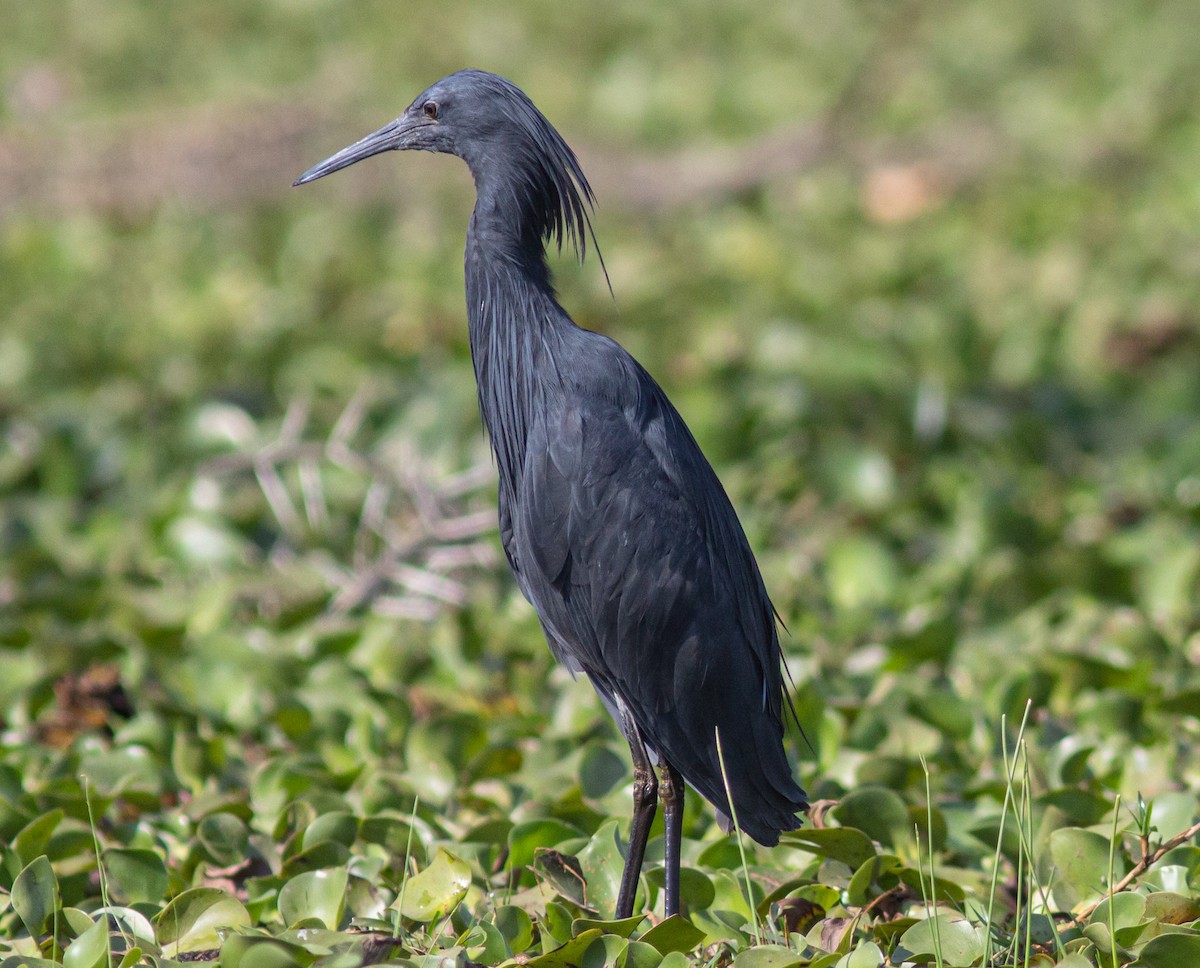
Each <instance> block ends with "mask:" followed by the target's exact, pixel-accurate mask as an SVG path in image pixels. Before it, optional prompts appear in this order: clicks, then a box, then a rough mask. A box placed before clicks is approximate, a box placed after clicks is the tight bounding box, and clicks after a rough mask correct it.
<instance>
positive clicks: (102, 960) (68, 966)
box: [63, 917, 108, 968]
mask: <svg viewBox="0 0 1200 968" xmlns="http://www.w3.org/2000/svg"><path fill="white" fill-rule="evenodd" d="M107 963H108V921H107V919H106V918H103V917H102V918H99V919H98V920H97V921H96V922H95V924H93V925H92V926H91V927H90V928H88V929H87V930H86V931H84V932H83V933H82V934H81V935H79V936H78V937H77V938H76V939H75V940H74V941H72V942H71V943H70V944H69V945H67V950H66V951H64V952H63V968H97V966H98V965H100V964H107Z"/></svg>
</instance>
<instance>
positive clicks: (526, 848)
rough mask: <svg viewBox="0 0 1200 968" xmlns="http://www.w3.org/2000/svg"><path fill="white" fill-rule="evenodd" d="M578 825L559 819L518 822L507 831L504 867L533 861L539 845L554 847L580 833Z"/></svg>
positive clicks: (523, 864)
mask: <svg viewBox="0 0 1200 968" xmlns="http://www.w3.org/2000/svg"><path fill="white" fill-rule="evenodd" d="M582 833H583V832H582V831H581V830H580V829H579V828H578V827H573V826H571V825H570V824H569V823H564V822H563V821H561V820H548V819H543V820H530V821H528V822H526V823H519V824H517V825H516V826H515V827H513V828H512V830H510V831H509V832H508V861H507V863H506V864H505V867H506V868H507V869H508V870H515V869H517V868H519V867H528V866H530V865H531V864H532V863H533V858H534V856H535V855H536V852H537V849H538V848H539V847H554V846H556V845H558V844H561V843H562V842H563V841H564V840H570V839H572V838H574V837H579V836H581V835H582Z"/></svg>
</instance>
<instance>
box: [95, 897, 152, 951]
mask: <svg viewBox="0 0 1200 968" xmlns="http://www.w3.org/2000/svg"><path fill="white" fill-rule="evenodd" d="M92 913H93V914H94V915H95V916H96V917H97V918H99V917H101V916H102V915H108V917H110V918H112V919H113V920H114V921H116V922H117V930H119V931H120V932H121V933H122V934H124V935H127V936H128V937H130V938H133V939H135V940H136V941H138V942H140V943H141V944H144V945H147V946H149V945H153V944H154V942H155V939H154V925H152V924H151V923H150V919H149V918H147V917H146V915H144V914H142V912H141V911H136V910H134V909H133V908H130V907H120V906H118V905H110V906H108V907H102V908H97V909H96V910H95V911H94V912H92Z"/></svg>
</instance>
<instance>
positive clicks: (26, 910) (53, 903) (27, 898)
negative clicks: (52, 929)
mask: <svg viewBox="0 0 1200 968" xmlns="http://www.w3.org/2000/svg"><path fill="white" fill-rule="evenodd" d="M9 901H10V903H11V904H12V906H13V910H14V911H16V912H17V916H18V917H20V919H21V921H22V923H23V924H24V925H25V930H27V931H28V932H29V933H30V935H32V936H33V937H35V938H36V937H38V936H39V935H40V934H42V933H43V932H44V931H45V930H46V926H47V923H48V922H49V920H50V917H51V915H53V914H54V912H55V911H57V910H58V906H59V898H58V879H57V878H56V877H55V876H54V869H53V868H52V867H51V866H50V861H48V860H47V859H46V857H45V855H42V856H41V857H36V858H34V859H33V860H31V861H30V862H29V863H28V864H27V865H26V866H25V868H24V869H23V870H22V871H21V873H20V874H18V875H17V879H16V880H15V881H13V886H12V897H11V898H9Z"/></svg>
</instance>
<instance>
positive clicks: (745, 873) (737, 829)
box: [713, 727, 762, 945]
mask: <svg viewBox="0 0 1200 968" xmlns="http://www.w3.org/2000/svg"><path fill="white" fill-rule="evenodd" d="M713 732H714V734H715V735H716V739H717V761H718V762H719V763H720V764H721V782H722V783H723V784H725V799H726V800H728V801H729V819H730V820H732V821H733V833H734V836H735V837H736V838H737V845H738V853H740V854H741V855H742V877H744V878H745V879H746V903H747V904H749V905H750V916H751V918H752V919H753V920H754V943H755V944H756V945H761V944H762V928H761V927H760V926H759V923H758V906H757V905H756V904H755V903H754V885H753V884H752V883H751V882H750V865H749V863H747V861H746V845H745V843H744V842H743V840H742V828H741V825H740V824H739V823H738V817H737V808H736V807H735V806H734V805H733V791H732V790H731V789H730V787H729V773H728V772H726V770H725V752H724V750H722V749H721V729H720V727H715V728H714V729H713Z"/></svg>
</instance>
